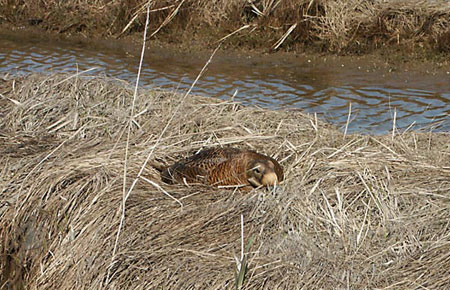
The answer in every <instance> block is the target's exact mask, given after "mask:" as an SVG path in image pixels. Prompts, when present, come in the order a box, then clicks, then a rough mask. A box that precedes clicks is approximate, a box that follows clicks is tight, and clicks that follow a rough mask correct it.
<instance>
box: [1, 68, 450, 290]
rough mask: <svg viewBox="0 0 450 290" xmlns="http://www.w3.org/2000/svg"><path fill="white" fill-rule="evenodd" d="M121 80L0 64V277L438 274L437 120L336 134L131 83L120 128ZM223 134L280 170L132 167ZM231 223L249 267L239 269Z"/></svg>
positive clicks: (41, 282)
mask: <svg viewBox="0 0 450 290" xmlns="http://www.w3.org/2000/svg"><path fill="white" fill-rule="evenodd" d="M132 92H133V90H132V89H131V88H130V87H128V85H126V84H122V83H118V82H117V81H116V82H112V81H110V80H102V79H99V78H80V77H78V76H71V77H67V76H40V75H32V76H28V77H25V78H16V79H8V80H0V93H1V95H0V104H1V106H0V257H1V258H0V277H1V278H0V283H1V284H0V288H3V287H7V286H12V287H15V288H21V287H26V288H30V289H60V288H62V289H73V288H74V287H76V288H80V289H85V288H96V289H98V288H101V287H106V286H108V287H111V288H117V289H127V288H128V289H135V288H139V287H142V288H144V289H153V288H160V289H181V288H183V289H186V288H197V289H206V288H207V289H222V288H234V287H235V286H236V285H237V286H239V285H241V284H243V285H245V287H246V289H261V288H265V289H296V288H299V287H302V286H303V287H304V288H307V289H314V288H322V289H330V288H348V287H350V288H354V289H362V288H384V287H394V288H399V287H400V288H405V289H411V288H416V287H424V288H429V289H437V288H441V289H444V288H445V286H446V285H447V286H448V285H449V283H450V239H449V237H450V225H449V220H450V196H449V192H450V168H449V167H448V165H449V164H450V148H449V144H450V142H449V135H448V134H435V133H416V132H409V133H404V134H400V133H398V132H397V134H395V135H393V136H392V135H390V136H380V137H371V136H361V135H347V136H344V135H343V133H342V132H340V131H339V130H337V129H336V128H334V127H332V126H330V125H327V124H325V123H322V122H320V121H318V120H316V119H315V118H314V117H312V116H308V115H305V114H303V113H301V112H298V111H269V110H264V109H258V108H250V107H242V106H240V105H239V104H237V103H235V102H233V101H232V100H230V101H218V100H214V99H209V98H202V97H195V96H188V98H187V99H186V100H185V101H184V102H182V100H183V99H182V98H180V95H179V94H177V93H169V92H158V91H141V92H140V93H139V97H138V99H137V101H136V104H135V114H134V115H135V118H134V120H135V121H134V122H133V123H132V130H131V132H130V133H131V135H130V138H129V142H127V140H126V139H127V138H126V137H125V136H126V135H127V134H126V128H127V124H128V119H129V115H130V112H131V107H132V99H133V98H132ZM228 145H233V146H235V147H242V148H252V149H256V150H258V151H259V152H262V153H265V154H268V155H271V156H274V157H275V158H276V159H277V160H280V163H281V164H282V165H283V166H284V168H285V182H284V184H283V185H282V186H281V187H280V188H278V189H276V190H275V191H272V192H266V191H264V190H254V191H252V192H250V193H246V194H243V193H242V192H240V191H236V190H233V189H217V188H210V187H206V186H190V187H186V186H181V185H164V184H163V183H161V181H160V179H159V174H158V172H157V171H155V170H154V169H153V168H151V167H149V166H148V167H146V168H144V169H145V170H144V171H143V172H142V175H141V177H140V178H139V179H136V177H137V176H138V174H139V171H140V170H141V167H142V165H143V163H144V160H145V159H146V158H147V156H150V160H157V161H158V162H162V163H166V164H168V163H171V162H173V161H174V160H177V159H179V158H180V157H186V156H188V155H190V154H191V153H192V152H194V151H197V150H199V149H201V148H207V147H211V146H228ZM127 148H128V149H127ZM125 154H127V156H128V158H127V160H128V161H127V163H126V164H125V163H124V159H125V157H124V156H125ZM124 168H126V171H124ZM124 172H126V182H125V184H126V188H125V189H124V188H123V184H124ZM135 180H137V183H136V186H135V187H134V189H133V190H132V191H131V193H130V194H129V195H128V190H129V189H130V187H131V186H132V183H133V181H135ZM124 196H126V197H127V198H126V202H125V210H124V209H123V208H122V205H123V200H124ZM241 215H243V217H244V232H243V233H244V235H243V236H242V235H241V219H240V217H241ZM118 232H119V234H118ZM242 237H243V238H244V243H243V244H244V247H245V248H247V249H246V250H245V255H244V257H245V259H244V260H245V261H246V262H245V261H244V264H246V265H247V266H248V267H247V268H246V267H242V269H243V270H242V271H241V275H240V276H239V275H238V276H237V277H235V273H236V272H237V270H236V268H237V267H236V265H237V262H236V261H239V260H241V258H242V256H241V255H240V254H239V253H240V251H241V248H242V245H241V244H242V241H241V238H242ZM252 239H253V242H252V243H251V242H250V240H252ZM235 257H237V259H235Z"/></svg>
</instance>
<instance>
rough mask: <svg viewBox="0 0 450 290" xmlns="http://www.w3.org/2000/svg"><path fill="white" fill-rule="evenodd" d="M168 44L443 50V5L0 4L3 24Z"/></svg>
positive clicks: (258, 1)
mask: <svg viewBox="0 0 450 290" xmlns="http://www.w3.org/2000/svg"><path fill="white" fill-rule="evenodd" d="M148 3H150V5H151V16H150V33H149V34H150V35H151V36H152V37H153V36H154V35H156V34H158V39H160V40H163V41H164V39H165V40H168V41H169V42H175V43H180V42H186V43H187V44H188V45H191V44H192V40H193V39H196V40H197V41H199V42H200V43H201V44H202V47H204V45H203V44H204V43H209V44H213V43H215V42H216V41H218V40H220V39H226V41H225V44H227V45H229V46H233V47H244V48H250V49H252V48H255V47H257V48H263V49H271V50H272V49H275V50H276V49H284V50H287V51H292V50H295V51H302V50H304V49H305V47H308V48H314V49H316V50H320V51H331V52H353V53H360V52H362V51H370V50H372V49H376V48H380V47H390V46H393V47H396V46H399V45H400V46H402V47H408V48H411V49H412V50H414V48H417V49H422V48H423V47H426V48H431V49H433V50H435V51H441V52H444V53H446V52H447V53H448V51H449V49H448V46H449V45H448V43H449V35H450V34H449V33H450V32H449V27H450V4H449V3H448V1H446V0H435V1H423V0H390V1H376V0H373V1H367V0H300V1H299V0H280V1H275V0H254V1H248V0H226V1H210V0H173V1H167V0H157V1H149V0H133V1H130V0H120V1H106V0H96V1H86V0H78V1H74V0H72V1H57V0H50V1H21V0H0V22H6V23H11V24H13V25H20V26H22V25H27V26H38V27H42V28H44V29H47V30H50V31H53V32H58V33H65V34H73V33H81V34H82V35H86V34H87V35H91V36H98V35H101V36H116V37H120V36H124V35H127V34H132V33H135V32H138V33H139V35H141V32H142V31H143V30H144V27H145V10H146V5H147V4H148Z"/></svg>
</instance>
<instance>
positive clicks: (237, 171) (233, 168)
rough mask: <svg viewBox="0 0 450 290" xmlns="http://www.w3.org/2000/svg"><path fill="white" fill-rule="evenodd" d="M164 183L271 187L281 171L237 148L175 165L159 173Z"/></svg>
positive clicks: (210, 152)
mask: <svg viewBox="0 0 450 290" xmlns="http://www.w3.org/2000/svg"><path fill="white" fill-rule="evenodd" d="M161 178H162V180H163V181H164V182H166V183H169V184H173V183H203V184H209V185H216V186H219V185H222V186H223V185H236V186H237V185H239V186H247V187H248V188H250V186H252V187H259V186H274V185H276V184H279V183H280V182H281V181H282V180H283V168H282V167H281V165H280V164H279V163H278V162H277V161H276V160H275V159H273V158H272V157H269V156H266V155H263V154H259V153H257V152H255V151H251V150H244V149H237V148H211V149H206V150H202V151H200V152H199V153H197V154H195V155H193V156H191V157H189V158H186V159H184V160H182V161H179V162H177V163H175V164H173V165H172V166H170V167H168V168H166V169H165V170H163V171H162V172H161Z"/></svg>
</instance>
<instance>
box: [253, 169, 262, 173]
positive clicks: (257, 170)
mask: <svg viewBox="0 0 450 290" xmlns="http://www.w3.org/2000/svg"><path fill="white" fill-rule="evenodd" d="M253 170H254V171H255V173H258V174H259V173H261V169H259V167H255V169H253Z"/></svg>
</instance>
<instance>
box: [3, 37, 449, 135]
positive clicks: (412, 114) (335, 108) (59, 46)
mask: <svg viewBox="0 0 450 290" xmlns="http://www.w3.org/2000/svg"><path fill="white" fill-rule="evenodd" d="M130 47H134V48H133V49H131V48H130ZM137 48H138V46H128V47H127V46H126V45H125V46H124V45H122V44H119V43H114V42H106V41H105V42H103V44H96V45H89V44H85V43H81V42H67V41H53V40H52V41H49V40H42V39H39V38H37V37H30V36H23V35H20V33H16V34H14V33H3V34H2V33H1V32H0V73H5V72H8V73H30V72H41V73H56V72H65V73H75V72H77V71H84V70H88V69H92V68H95V69H94V70H91V71H89V72H88V74H90V75H96V74H104V75H107V76H111V77H116V78H119V79H124V80H127V81H130V82H134V81H135V79H136V72H137V64H138V59H139V57H138V55H139V53H138V51H137ZM129 51H132V53H131V54H130V52H129ZM208 58H209V53H203V54H201V53H192V54H189V53H178V52H177V53H176V52H171V51H170V50H167V49H151V50H149V52H148V53H147V54H146V59H145V62H144V65H143V71H142V76H141V80H142V83H141V85H143V86H145V87H159V88H164V89H170V90H177V91H180V92H183V91H185V90H187V89H188V88H189V87H190V86H191V84H192V82H193V81H194V79H195V78H196V76H197V74H198V73H199V71H200V70H201V68H202V67H203V65H204V64H205V62H206V60H207V59H208ZM192 93H193V94H198V95H204V96H210V97H217V98H221V99H229V98H231V97H232V96H233V95H234V94H236V96H235V100H238V101H241V102H243V103H244V104H247V105H258V106H261V107H267V108H273V109H293V108H294V109H297V108H299V109H303V110H305V111H307V112H315V113H318V114H319V115H320V116H322V117H323V118H325V119H327V120H328V121H330V122H332V123H335V124H337V125H339V126H341V127H343V126H344V125H345V123H346V122H347V118H348V113H349V104H350V103H351V104H352V105H351V106H352V115H351V123H350V125H349V128H348V131H349V132H362V133H372V134H384V133H387V132H389V130H392V126H393V118H394V112H395V115H396V126H397V128H403V129H405V128H407V127H408V126H410V125H412V127H411V128H412V129H420V128H423V127H427V129H432V130H433V131H450V120H449V113H450V74H448V73H447V74H446V73H445V70H444V73H441V74H438V75H433V74H430V73H426V72H421V71H415V72H393V73H392V72H389V71H387V70H383V69H381V68H379V67H376V66H375V65H374V64H372V63H370V62H368V61H367V60H365V61H362V62H353V63H345V64H344V63H343V64H341V65H339V63H337V61H336V60H333V61H331V60H327V59H326V58H324V57H323V58H318V57H316V58H313V59H311V58H307V57H298V58H295V57H290V58H280V57H278V56H274V55H267V56H262V57H248V56H242V55H225V54H222V55H218V56H216V57H215V58H214V60H213V62H212V63H211V64H210V66H209V67H208V71H207V72H206V74H205V75H204V76H203V77H202V78H201V79H200V81H199V82H198V83H197V85H196V86H195V87H194V88H193V90H192Z"/></svg>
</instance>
